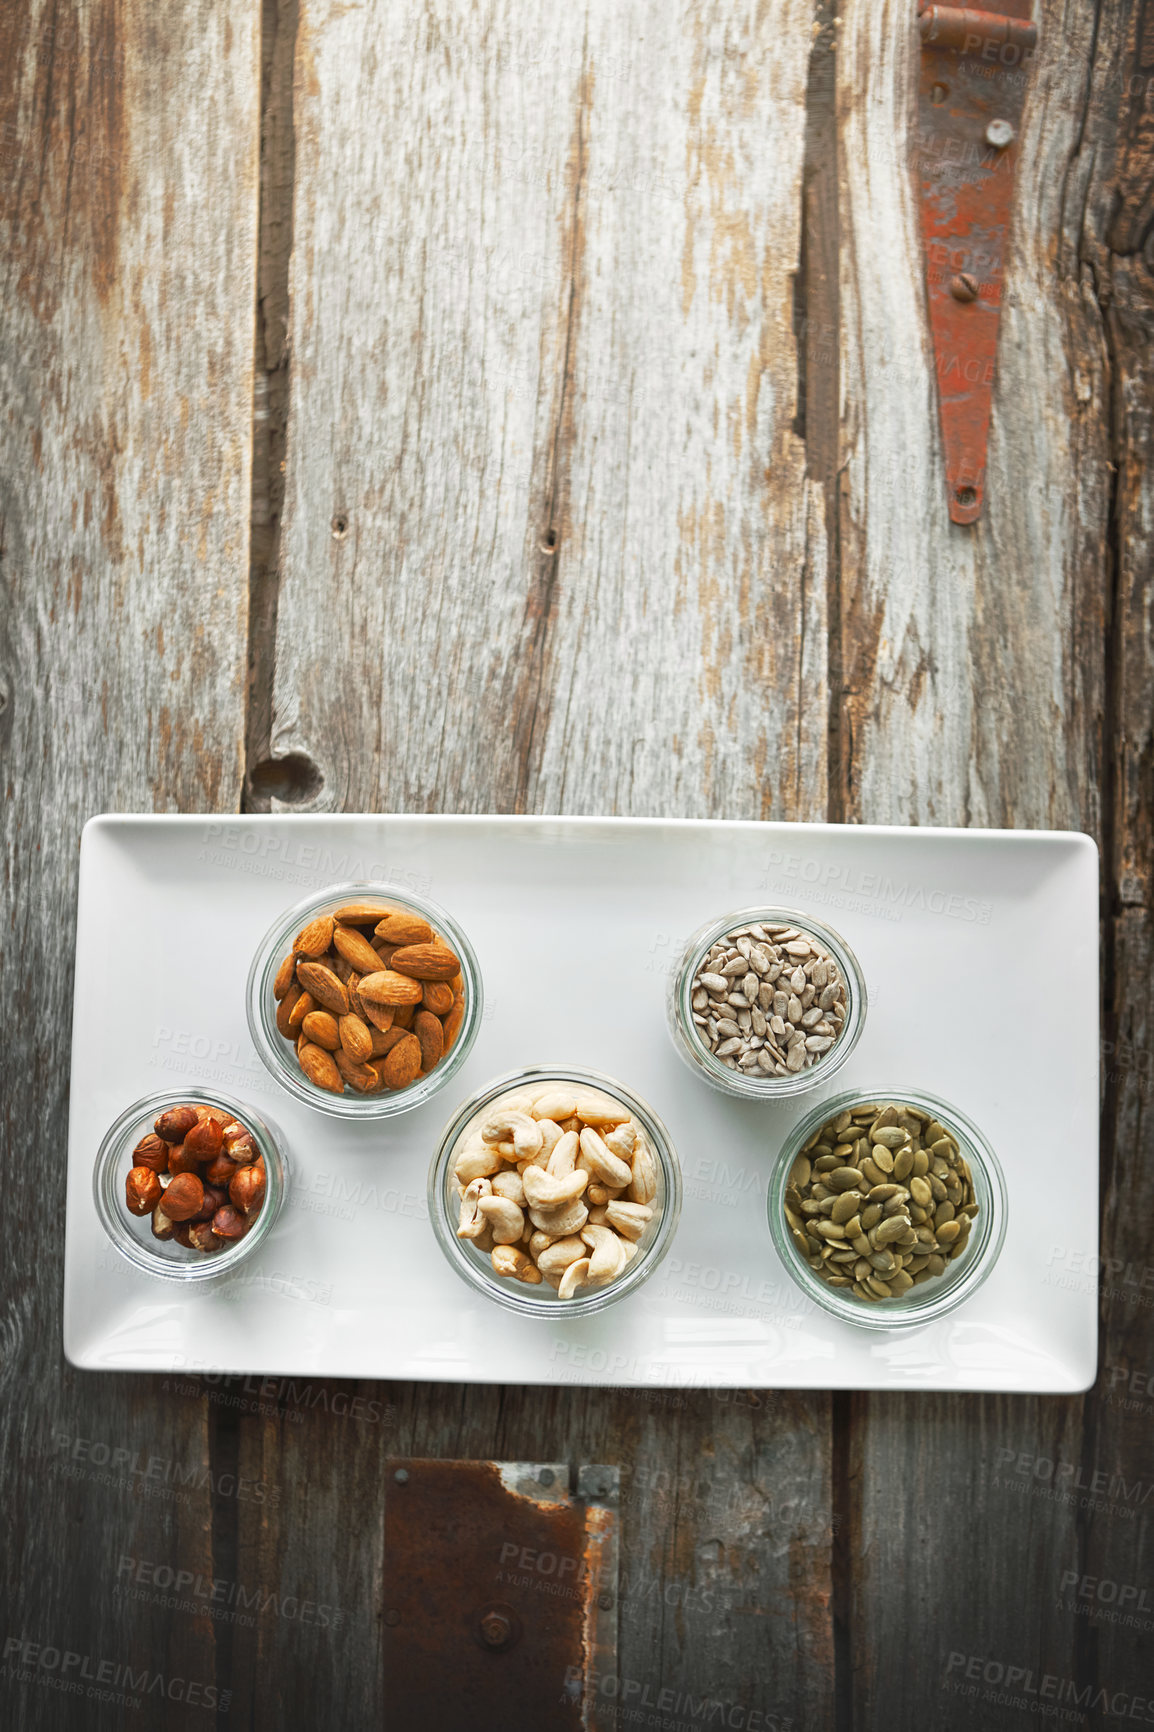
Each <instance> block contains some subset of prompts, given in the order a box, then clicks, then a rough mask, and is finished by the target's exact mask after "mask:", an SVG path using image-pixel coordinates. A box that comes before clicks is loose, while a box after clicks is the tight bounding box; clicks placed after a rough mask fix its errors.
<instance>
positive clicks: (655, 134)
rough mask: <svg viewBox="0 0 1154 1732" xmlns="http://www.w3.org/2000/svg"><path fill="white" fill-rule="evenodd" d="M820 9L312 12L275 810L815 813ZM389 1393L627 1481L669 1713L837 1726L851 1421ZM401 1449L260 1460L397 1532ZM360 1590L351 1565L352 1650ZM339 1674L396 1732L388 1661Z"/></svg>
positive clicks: (452, 1444)
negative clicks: (813, 232)
mask: <svg viewBox="0 0 1154 1732" xmlns="http://www.w3.org/2000/svg"><path fill="white" fill-rule="evenodd" d="M810 24H811V8H810V6H809V5H808V4H804V5H803V4H799V3H797V0H790V3H789V4H786V5H785V6H782V7H776V8H774V9H772V10H771V9H769V8H766V7H764V6H757V5H754V4H751V3H748V0H734V3H730V0H727V3H726V4H724V5H722V6H721V7H714V8H712V9H711V11H710V12H709V14H708V15H704V14H701V13H700V11H699V10H695V9H693V8H690V7H688V6H682V5H676V6H673V7H667V6H659V5H657V4H654V3H652V0H631V3H630V4H627V5H626V6H611V5H609V4H607V3H606V0H593V3H589V4H585V5H582V6H578V7H571V8H560V9H558V8H555V7H545V6H538V5H531V6H529V7H528V8H526V7H524V6H517V7H514V6H510V5H508V4H505V3H504V0H486V3H485V4H475V5H472V6H468V7H461V6H455V5H441V4H433V5H430V6H427V7H425V8H423V9H420V10H417V9H413V8H408V9H406V8H392V9H381V8H378V9H376V10H375V11H373V10H372V9H358V10H350V9H348V8H344V7H339V6H336V5H328V4H324V3H320V0H306V3H305V4H303V5H302V6H301V9H300V30H299V39H298V50H297V67H296V80H295V102H294V132H295V157H296V199H295V206H294V212H293V231H294V257H293V266H292V317H291V324H290V335H289V341H290V346H291V355H292V375H291V387H290V397H291V403H290V421H289V430H288V451H287V472H286V509H285V518H284V524H283V531H282V543H281V563H280V570H281V582H280V589H279V596H278V603H277V643H276V675H275V688H274V693H273V717H272V729H271V738H272V751H273V753H274V754H275V756H276V758H277V760H278V761H279V762H280V763H281V765H282V766H283V765H284V763H285V760H291V759H292V758H293V757H294V755H296V756H297V757H298V758H299V760H300V762H299V763H298V764H297V767H296V770H295V772H294V770H293V769H292V768H282V769H280V770H277V769H276V768H274V769H273V770H272V771H271V772H269V771H262V773H261V774H260V776H259V777H258V781H259V782H260V783H261V784H262V785H263V786H264V787H265V788H266V789H268V790H269V791H270V792H272V793H273V795H274V798H275V797H276V793H277V790H278V789H279V790H280V791H281V792H282V793H283V792H286V791H289V790H290V788H291V783H292V779H293V775H294V774H296V775H297V776H298V778H299V780H298V786H297V790H296V791H297V792H298V793H299V794H302V795H303V796H304V797H303V798H302V799H300V800H298V801H296V802H295V803H296V804H297V805H298V806H309V805H315V806H319V807H322V808H324V807H332V808H339V807H341V806H346V807H350V808H353V809H357V808H368V809H376V808H384V809H396V810H406V809H408V810H422V809H431V808H438V809H444V810H464V811H474V810H515V809H521V810H546V811H548V810H564V811H570V812H580V811H618V812H623V813H677V814H688V815H693V814H702V815H705V814H711V815H717V816H727V817H739V816H750V815H755V816H756V815H762V814H764V815H770V814H772V815H774V816H778V815H785V816H791V817H799V818H801V817H820V816H823V815H824V812H825V800H826V768H825V758H826V727H827V703H828V699H827V690H826V684H825V657H826V614H825V557H826V556H825V538H826V531H825V518H824V502H823V497H822V494H821V491H820V488H819V486H818V485H817V483H816V482H815V481H813V480H811V479H808V478H807V474H806V447H805V443H804V441H803V439H802V438H801V437H800V435H799V433H798V432H796V431H795V430H794V417H795V413H796V412H797V409H798V403H797V395H798V358H797V349H796V342H795V337H794V331H793V314H794V308H793V292H792V282H791V277H792V274H793V273H794V271H795V270H796V268H797V263H798V258H799V249H800V222H801V210H802V196H801V176H802V162H803V152H804V145H805V123H804V106H805V97H806V83H807V72H808V60H809V53H810V46H811V30H810ZM309 761H312V762H313V763H314V764H315V765H316V766H317V767H318V770H319V774H320V776H321V777H322V778H323V786H322V787H321V789H320V792H319V794H318V795H317V796H316V797H315V798H312V797H310V794H309V790H308V777H309V771H308V762H309ZM373 1394H374V1395H379V1394H380V1391H379V1390H374V1391H373ZM389 1399H390V1400H391V1401H393V1402H394V1403H395V1406H396V1409H397V1418H396V1428H395V1439H396V1444H395V1447H396V1448H397V1449H398V1450H399V1451H400V1452H402V1453H411V1454H417V1455H426V1454H427V1455H450V1456H473V1457H489V1456H492V1457H520V1456H524V1457H527V1458H537V1459H559V1458H563V1457H568V1458H570V1459H572V1460H574V1461H577V1460H579V1459H584V1460H605V1461H616V1462H619V1463H621V1464H622V1468H623V1476H624V1479H625V1491H626V1497H625V1504H624V1511H623V1544H622V1572H623V1589H622V1607H621V1611H622V1617H621V1641H622V1646H621V1653H620V1673H621V1678H622V1680H628V1681H629V1685H630V1690H631V1693H632V1692H634V1691H636V1693H638V1694H640V1695H641V1696H643V1697H647V1698H651V1699H652V1700H651V1701H650V1708H651V1709H652V1707H653V1705H654V1704H655V1703H656V1701H657V1698H658V1696H659V1694H660V1692H661V1691H663V1690H664V1691H666V1692H669V1693H671V1699H673V1700H675V1699H677V1698H679V1697H682V1696H683V1694H684V1693H685V1692H687V1691H688V1692H692V1694H693V1698H694V1701H695V1702H701V1701H704V1700H710V1701H712V1702H713V1703H715V1704H716V1702H717V1701H721V1700H724V1701H727V1702H729V1703H730V1704H731V1705H732V1704H734V1703H736V1704H741V1705H744V1707H745V1711H746V1714H747V1718H748V1723H750V1724H764V1725H766V1726H773V1725H775V1724H781V1723H783V1722H784V1720H785V1719H787V1718H792V1720H793V1721H794V1722H795V1723H797V1724H805V1725H818V1724H824V1723H826V1722H827V1721H828V1719H829V1717H830V1712H831V1706H830V1705H831V1701H832V1631H831V1621H830V1612H829V1578H830V1562H829V1559H830V1544H831V1522H830V1492H829V1434H830V1425H829V1403H828V1401H827V1400H826V1399H824V1398H821V1397H816V1398H806V1397H790V1398H789V1399H788V1400H784V1401H780V1402H778V1401H774V1400H772V1399H771V1398H767V1397H766V1396H764V1395H760V1394H755V1395H754V1396H752V1397H747V1398H744V1399H742V1398H740V1397H738V1398H729V1397H727V1398H725V1399H720V1398H714V1397H711V1396H709V1395H707V1394H705V1393H702V1392H692V1393H680V1392H678V1393H675V1394H673V1395H672V1396H670V1397H664V1396H659V1398H655V1397H653V1396H649V1397H646V1396H644V1395H642V1396H637V1395H634V1394H631V1393H627V1392H625V1393H616V1394H614V1393H612V1392H597V1391H588V1390H583V1389H579V1388H572V1387H564V1386H562V1387H560V1388H559V1389H557V1390H530V1391H521V1390H505V1391H495V1390H490V1389H485V1388H464V1389H458V1390H456V1391H446V1390H439V1389H431V1388H429V1387H427V1386H421V1387H419V1388H411V1387H407V1386H398V1387H397V1388H396V1389H395V1390H391V1391H390V1392H389ZM365 1430H366V1433H367V1431H368V1428H365ZM374 1447H379V1441H378V1440H376V1439H375V1438H374V1436H373V1435H355V1436H354V1435H352V1434H350V1430H349V1428H347V1427H340V1426H335V1425H332V1424H331V1423H326V1421H325V1419H324V1418H323V1416H321V1415H310V1416H308V1417H306V1419H305V1421H304V1423H303V1425H300V1426H298V1425H296V1424H292V1425H286V1426H284V1427H283V1428H281V1429H280V1430H277V1429H276V1428H275V1427H270V1428H267V1429H266V1434H265V1437H264V1440H263V1443H262V1450H263V1454H262V1455H261V1461H262V1462H263V1463H264V1464H265V1467H264V1469H262V1471H267V1472H268V1473H270V1474H275V1476H276V1477H278V1478H279V1479H280V1480H281V1481H282V1483H296V1482H297V1481H298V1480H299V1479H302V1478H303V1477H304V1476H305V1475H306V1473H311V1472H312V1468H311V1465H310V1464H312V1463H314V1462H315V1461H317V1459H318V1457H319V1458H320V1459H322V1460H323V1461H324V1462H325V1463H326V1465H325V1468H324V1470H323V1471H322V1473H321V1475H320V1484H319V1485H318V1487H317V1492H316V1495H317V1497H318V1499H320V1500H321V1504H322V1506H323V1507H324V1508H326V1509H328V1510H330V1512H331V1510H332V1508H334V1507H335V1505H334V1504H333V1503H332V1501H331V1500H332V1496H333V1494H332V1490H331V1487H332V1485H333V1484H337V1485H341V1484H343V1485H344V1486H346V1487H347V1486H351V1485H356V1486H359V1487H361V1488H363V1489H364V1491H365V1495H366V1497H367V1498H368V1499H369V1501H368V1503H367V1505H366V1512H369V1511H372V1512H378V1513H379V1509H380V1500H379V1497H378V1496H377V1495H376V1493H375V1492H373V1491H372V1489H371V1485H370V1482H369V1480H368V1479H367V1478H366V1465H367V1463H368V1462H369V1461H370V1460H371V1458H372V1450H373V1448H374ZM330 1463H331V1467H332V1474H331V1476H330V1472H329V1464H330ZM310 1483H311V1484H316V1480H315V1479H314V1480H312V1481H310ZM366 1519H368V1520H372V1521H375V1520H376V1516H375V1515H372V1516H371V1517H370V1516H368V1514H367V1515H366ZM241 1544H242V1547H244V1548H248V1549H250V1550H251V1554H252V1556H253V1558H254V1560H256V1561H254V1565H253V1568H254V1570H255V1573H256V1574H257V1576H258V1577H259V1578H260V1579H265V1580H276V1579H281V1578H282V1577H283V1578H286V1579H292V1580H297V1579H305V1578H307V1576H308V1573H309V1570H310V1569H312V1570H314V1571H315V1569H316V1565H317V1553H316V1550H315V1545H314V1542H313V1540H312V1539H311V1538H310V1536H309V1535H308V1534H307V1533H303V1532H301V1531H300V1530H299V1528H297V1527H296V1526H295V1525H289V1524H284V1525H280V1526H278V1527H277V1528H276V1529H275V1531H274V1530H273V1529H272V1528H271V1527H269V1526H268V1525H266V1524H264V1523H258V1522H257V1521H256V1520H255V1519H251V1520H245V1521H242V1538H241ZM324 1567H325V1566H322V1568H324ZM371 1571H372V1560H371V1558H370V1556H369V1554H368V1552H367V1551H366V1549H365V1548H364V1547H363V1546H362V1545H361V1544H360V1542H359V1540H358V1543H357V1547H356V1552H355V1558H354V1561H353V1566H352V1574H353V1583H354V1587H353V1597H354V1599H355V1602H356V1607H357V1610H356V1618H357V1624H356V1632H357V1634H356V1639H357V1641H358V1642H360V1641H364V1640H369V1639H371V1635H370V1633H371V1628H372V1625H371V1615H372V1614H379V1612H380V1611H381V1609H382V1606H383V1604H384V1603H385V1602H384V1601H383V1600H382V1597H381V1596H382V1594H383V1593H384V1592H385V1591H386V1589H385V1588H383V1587H382V1585H381V1584H380V1583H379V1582H377V1581H374V1580H373V1579H372V1574H371ZM323 1581H324V1583H325V1584H327V1583H328V1582H329V1577H328V1576H327V1574H326V1575H325V1576H324V1578H323ZM370 1608H371V1609H370ZM292 1640H293V1632H292V1631H291V1629H289V1628H287V1627H283V1628H282V1627H277V1628H276V1629H274V1630H271V1631H270V1632H269V1633H268V1636H267V1641H268V1643H269V1644H270V1645H269V1647H268V1649H267V1651H266V1663H267V1664H268V1665H271V1666H272V1667H273V1668H274V1669H276V1667H277V1666H281V1665H283V1664H284V1663H286V1662H287V1660H288V1657H289V1655H290V1652H291V1644H292ZM340 1687H341V1689H342V1690H344V1691H346V1692H347V1703H348V1709H349V1718H350V1719H351V1720H353V1721H354V1722H357V1723H360V1722H361V1721H362V1719H363V1722H364V1723H366V1724H367V1723H372V1722H373V1719H374V1717H376V1716H379V1715H380V1713H381V1711H382V1706H383V1705H382V1704H381V1703H380V1702H379V1700H378V1698H377V1695H376V1694H375V1692H376V1690H377V1689H378V1688H379V1685H378V1683H377V1681H376V1680H375V1678H374V1677H373V1676H372V1674H371V1673H369V1672H365V1673H363V1674H360V1675H358V1676H357V1677H356V1678H355V1679H353V1680H342V1683H341V1686H340ZM242 1697H243V1699H244V1700H245V1701H246V1703H247V1701H248V1700H249V1698H248V1697H247V1696H243V1692H242ZM755 1710H756V1711H757V1712H758V1713H760V1715H761V1716H762V1717H763V1718H761V1719H758V1718H757V1714H756V1713H755ZM386 1711H387V1710H386ZM666 1711H667V1712H668V1711H669V1702H668V1701H667V1706H666ZM252 1712H253V1714H254V1715H255V1716H256V1717H257V1723H263V1722H262V1721H261V1720H260V1715H261V1714H262V1713H264V1714H266V1715H267V1714H268V1713H269V1709H268V1707H267V1705H266V1704H265V1703H264V1702H262V1699H261V1694H260V1692H259V1690H255V1691H254V1695H253V1697H252ZM714 1712H715V1710H714ZM683 1717H684V1716H683ZM270 1723H271V1721H270ZM734 1723H736V1722H734Z"/></svg>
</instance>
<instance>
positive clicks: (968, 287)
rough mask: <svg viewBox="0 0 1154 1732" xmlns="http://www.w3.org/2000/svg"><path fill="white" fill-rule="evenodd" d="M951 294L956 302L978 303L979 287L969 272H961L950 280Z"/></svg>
mask: <svg viewBox="0 0 1154 1732" xmlns="http://www.w3.org/2000/svg"><path fill="white" fill-rule="evenodd" d="M950 293H951V295H953V297H954V299H955V301H976V300H977V298H978V285H977V282H976V280H975V279H974V278H973V277H971V276H970V275H969V274H968V272H966V271H961V272H959V274H958V275H957V276H956V277H951V278H950Z"/></svg>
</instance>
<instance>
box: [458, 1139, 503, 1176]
mask: <svg viewBox="0 0 1154 1732" xmlns="http://www.w3.org/2000/svg"><path fill="white" fill-rule="evenodd" d="M500 1166H501V1157H500V1155H499V1154H498V1153H497V1151H496V1149H490V1148H488V1147H487V1146H486V1145H485V1144H484V1143H483V1142H481V1140H480V1139H479V1138H477V1139H476V1140H474V1139H473V1138H472V1137H470V1139H469V1141H468V1142H467V1143H466V1144H465V1146H464V1148H463V1149H462V1150H461V1152H460V1154H459V1155H458V1156H457V1158H456V1160H455V1161H454V1162H453V1172H454V1173H455V1174H456V1176H457V1178H458V1179H460V1181H461V1183H462V1184H463V1185H468V1184H469V1183H470V1182H471V1181H472V1180H473V1179H487V1178H489V1177H491V1176H492V1174H493V1173H496V1172H498V1171H499V1170H500Z"/></svg>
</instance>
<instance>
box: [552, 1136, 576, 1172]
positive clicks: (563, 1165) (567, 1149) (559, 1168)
mask: <svg viewBox="0 0 1154 1732" xmlns="http://www.w3.org/2000/svg"><path fill="white" fill-rule="evenodd" d="M580 1147H581V1144H580V1142H579V1141H578V1138H577V1136H576V1134H575V1133H574V1132H573V1131H562V1132H561V1135H560V1138H559V1139H558V1141H557V1142H556V1143H555V1144H554V1146H553V1151H552V1153H551V1154H550V1156H549V1166H548V1169H547V1170H548V1171H549V1172H550V1173H552V1175H553V1177H554V1178H555V1179H563V1178H564V1177H565V1175H566V1173H571V1172H572V1171H573V1168H574V1167H575V1166H576V1164H577V1151H578V1150H579V1149H580Z"/></svg>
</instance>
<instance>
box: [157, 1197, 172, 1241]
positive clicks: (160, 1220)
mask: <svg viewBox="0 0 1154 1732" xmlns="http://www.w3.org/2000/svg"><path fill="white" fill-rule="evenodd" d="M174 1226H175V1222H174V1221H173V1220H172V1218H171V1216H169V1215H166V1214H165V1212H164V1210H163V1209H162V1208H161V1207H160V1204H159V1203H158V1204H157V1206H156V1208H155V1209H154V1210H153V1211H152V1236H153V1238H154V1239H171V1238H172V1232H173V1227H174Z"/></svg>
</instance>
